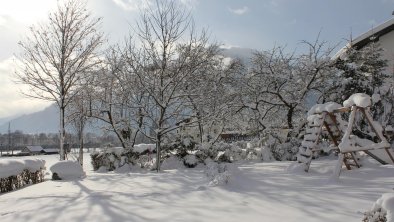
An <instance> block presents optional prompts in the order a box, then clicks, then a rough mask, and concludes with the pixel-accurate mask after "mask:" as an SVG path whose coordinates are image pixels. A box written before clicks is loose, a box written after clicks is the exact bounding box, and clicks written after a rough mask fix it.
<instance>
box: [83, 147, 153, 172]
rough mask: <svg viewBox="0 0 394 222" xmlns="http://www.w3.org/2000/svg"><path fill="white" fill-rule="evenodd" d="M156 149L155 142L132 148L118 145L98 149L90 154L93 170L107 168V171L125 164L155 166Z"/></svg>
mask: <svg viewBox="0 0 394 222" xmlns="http://www.w3.org/2000/svg"><path fill="white" fill-rule="evenodd" d="M154 149H155V145H154V144H139V145H135V146H134V147H133V148H132V149H123V148H121V147H116V148H106V149H104V150H101V151H96V152H94V153H92V154H91V155H90V156H91V159H92V165H93V170H98V169H100V168H101V169H103V168H105V169H106V170H107V171H113V170H115V169H118V168H119V167H122V166H123V165H125V164H129V165H132V166H138V167H140V168H152V167H153V166H154V161H153V156H154V155H153V152H154Z"/></svg>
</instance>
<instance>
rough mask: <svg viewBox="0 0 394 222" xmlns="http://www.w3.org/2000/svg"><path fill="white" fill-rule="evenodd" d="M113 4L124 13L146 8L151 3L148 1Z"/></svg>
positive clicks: (119, 0)
mask: <svg viewBox="0 0 394 222" xmlns="http://www.w3.org/2000/svg"><path fill="white" fill-rule="evenodd" d="M113 1H114V2H115V4H117V5H118V6H119V7H121V8H122V9H123V10H126V11H137V10H140V9H144V8H147V7H148V6H149V5H150V4H151V2H150V1H149V0H113Z"/></svg>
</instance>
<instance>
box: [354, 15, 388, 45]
mask: <svg viewBox="0 0 394 222" xmlns="http://www.w3.org/2000/svg"><path fill="white" fill-rule="evenodd" d="M393 30H394V18H392V19H390V20H388V21H386V22H384V23H382V24H380V25H378V26H377V27H374V28H372V29H370V30H369V31H367V32H365V33H363V34H361V35H360V36H358V37H357V38H355V39H354V40H353V41H352V45H353V47H357V48H362V47H364V46H365V45H366V44H368V43H369V42H371V41H377V40H379V38H380V36H383V35H385V34H387V33H389V32H391V31H393Z"/></svg>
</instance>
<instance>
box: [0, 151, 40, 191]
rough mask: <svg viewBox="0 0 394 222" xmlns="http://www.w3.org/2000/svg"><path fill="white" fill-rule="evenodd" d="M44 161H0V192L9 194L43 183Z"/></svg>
mask: <svg viewBox="0 0 394 222" xmlns="http://www.w3.org/2000/svg"><path fill="white" fill-rule="evenodd" d="M44 170H45V161H44V160H39V159H36V160H2V161H0V192H2V193H4V192H9V191H12V190H16V189H19V188H21V187H23V186H25V185H28V184H36V183H40V182H42V181H44Z"/></svg>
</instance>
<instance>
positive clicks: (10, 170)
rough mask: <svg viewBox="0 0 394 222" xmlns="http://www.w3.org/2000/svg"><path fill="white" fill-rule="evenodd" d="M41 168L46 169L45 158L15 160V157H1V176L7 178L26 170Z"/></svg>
mask: <svg viewBox="0 0 394 222" xmlns="http://www.w3.org/2000/svg"><path fill="white" fill-rule="evenodd" d="M40 169H45V160H41V159H30V160H15V159H1V161H0V178H7V177H9V176H16V175H18V174H20V173H22V172H23V171H24V170H29V171H30V172H36V171H38V170H40Z"/></svg>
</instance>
